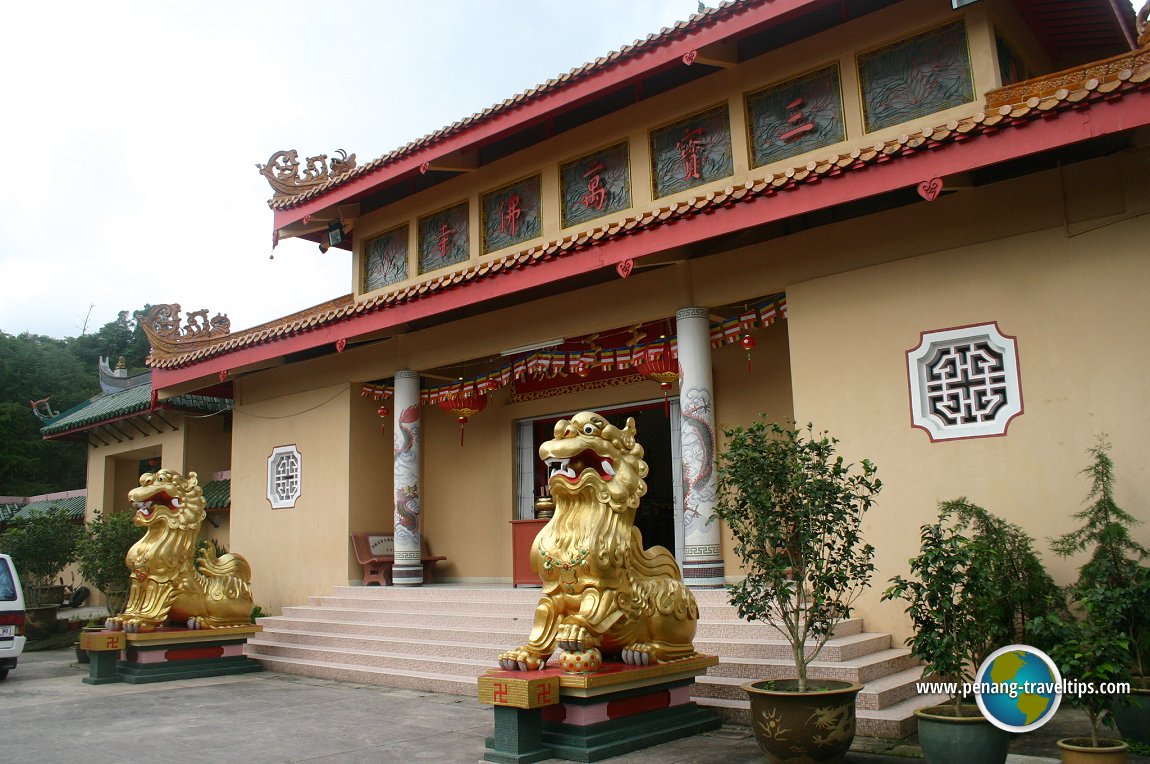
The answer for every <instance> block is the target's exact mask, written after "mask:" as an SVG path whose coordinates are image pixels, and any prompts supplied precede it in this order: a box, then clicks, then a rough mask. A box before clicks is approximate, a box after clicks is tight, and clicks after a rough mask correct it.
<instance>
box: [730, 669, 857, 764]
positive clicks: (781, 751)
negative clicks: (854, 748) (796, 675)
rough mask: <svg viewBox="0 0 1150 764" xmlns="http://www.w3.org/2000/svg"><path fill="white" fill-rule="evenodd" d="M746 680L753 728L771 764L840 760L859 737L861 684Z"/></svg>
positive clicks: (828, 763)
mask: <svg viewBox="0 0 1150 764" xmlns="http://www.w3.org/2000/svg"><path fill="white" fill-rule="evenodd" d="M797 686H798V681H797V680H794V679H781V680H775V681H763V682H748V683H746V684H744V685H743V689H744V690H745V691H746V693H747V694H748V695H749V696H750V698H751V729H752V730H754V733H755V740H757V741H758V743H759V748H761V749H763V753H765V754H766V755H767V761H768V762H770V763H771V764H834V762H841V761H842V760H843V757H844V756H846V753H847V751H848V750H850V747H851V742H852V741H853V740H854V737H855V696H856V695H858V693H859V690H861V689H862V688H863V686H862V685H861V684H854V683H852V682H838V681H834V680H829V679H815V680H808V681H807V687H808V689H807V691H806V692H798V691H796V690H795V688H796V687H797Z"/></svg>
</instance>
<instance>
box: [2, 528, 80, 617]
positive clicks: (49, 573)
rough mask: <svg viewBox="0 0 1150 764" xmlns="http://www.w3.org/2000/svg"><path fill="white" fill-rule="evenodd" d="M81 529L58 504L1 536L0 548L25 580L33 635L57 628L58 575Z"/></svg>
mask: <svg viewBox="0 0 1150 764" xmlns="http://www.w3.org/2000/svg"><path fill="white" fill-rule="evenodd" d="M82 532H83V531H82V529H81V528H80V526H79V525H77V524H76V523H74V522H72V521H71V520H70V519H69V518H68V516H67V515H66V514H64V513H63V512H62V511H59V510H57V509H55V508H49V509H47V510H44V511H42V512H37V513H36V514H34V515H32V516H31V517H29V518H27V519H24V520H22V521H20V522H18V523H16V524H15V525H14V526H12V527H10V528H9V529H8V530H7V531H5V532H4V535H3V536H0V551H3V552H6V553H7V554H9V555H11V556H12V562H13V563H14V564H15V566H16V571H17V572H18V573H19V575H20V580H21V581H23V582H24V584H25V588H24V592H25V595H26V601H27V605H28V607H27V619H28V629H29V631H30V632H31V633H32V634H33V635H37V634H38V635H41V636H42V635H45V634H49V633H52V632H53V631H55V627H56V613H57V611H58V610H59V607H60V599H59V598H57V599H55V601H53V599H52V598H53V595H52V593H51V592H52V591H53V584H54V582H55V581H56V577H57V576H59V575H60V572H61V571H62V570H64V568H65V567H67V565H68V564H69V563H71V562H72V561H73V560H74V559H75V556H76V543H77V541H78V540H79V538H80V534H81V533H82Z"/></svg>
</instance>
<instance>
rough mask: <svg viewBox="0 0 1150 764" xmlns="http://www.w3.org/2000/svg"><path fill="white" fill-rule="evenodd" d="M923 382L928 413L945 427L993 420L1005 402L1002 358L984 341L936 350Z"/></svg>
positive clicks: (1005, 393) (1004, 373) (927, 366)
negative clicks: (924, 383)
mask: <svg viewBox="0 0 1150 764" xmlns="http://www.w3.org/2000/svg"><path fill="white" fill-rule="evenodd" d="M925 381H926V400H927V405H928V408H929V411H930V413H931V414H934V415H935V416H937V417H938V418H939V419H941V420H942V421H943V422H944V423H945V424H946V425H956V424H973V423H979V422H985V421H988V420H993V419H994V417H995V416H996V415H997V414H998V411H999V409H1001V408H1002V407H1003V406H1005V405H1006V402H1007V382H1006V370H1005V364H1004V362H1003V355H1002V353H1000V352H998V351H997V350H995V349H994V348H992V347H991V346H990V344H989V343H987V342H969V343H962V344H956V345H952V346H950V347H942V348H938V349H937V350H936V351H935V354H934V356H933V357H932V358H931V359H930V360H929V361H927V363H926V380H925Z"/></svg>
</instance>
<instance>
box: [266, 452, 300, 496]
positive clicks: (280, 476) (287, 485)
mask: <svg viewBox="0 0 1150 764" xmlns="http://www.w3.org/2000/svg"><path fill="white" fill-rule="evenodd" d="M302 476H303V459H302V457H301V456H300V452H299V449H297V448H296V447H295V446H294V445H291V446H277V447H276V448H275V449H273V450H272V455H271V456H269V457H268V501H270V502H271V505H272V509H287V508H289V507H294V506H295V503H296V499H298V498H299V497H300V493H301V486H302V484H303V477H302Z"/></svg>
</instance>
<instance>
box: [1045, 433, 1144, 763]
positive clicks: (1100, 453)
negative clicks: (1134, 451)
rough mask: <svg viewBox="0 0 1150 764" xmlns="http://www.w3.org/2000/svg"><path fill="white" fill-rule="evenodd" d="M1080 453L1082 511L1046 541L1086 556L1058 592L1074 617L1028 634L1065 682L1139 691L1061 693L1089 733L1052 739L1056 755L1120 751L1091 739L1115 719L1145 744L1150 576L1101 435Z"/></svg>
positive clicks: (1067, 552) (1052, 619) (1057, 548)
mask: <svg viewBox="0 0 1150 764" xmlns="http://www.w3.org/2000/svg"><path fill="white" fill-rule="evenodd" d="M1087 453H1089V454H1090V456H1091V462H1090V464H1089V465H1088V466H1087V467H1086V469H1084V470H1082V474H1083V475H1085V476H1086V477H1088V478H1089V479H1090V492H1089V493H1088V494H1087V496H1086V502H1087V505H1086V507H1084V508H1083V509H1082V510H1080V511H1079V512H1077V513H1075V515H1074V517H1075V518H1076V519H1078V520H1080V521H1081V522H1082V525H1081V526H1080V527H1079V528H1077V529H1075V530H1073V531H1070V532H1069V533H1066V534H1063V535H1062V536H1059V537H1058V538H1055V539H1053V540H1052V541H1051V546H1052V547H1053V549H1054V551H1055V553H1057V554H1059V555H1061V556H1063V557H1069V556H1071V555H1074V554H1078V553H1080V552H1087V551H1088V552H1089V553H1090V559H1089V560H1087V561H1086V562H1085V563H1084V564H1083V565H1082V567H1081V568H1079V570H1078V580H1077V581H1075V582H1074V583H1073V584H1071V585H1070V586H1068V587H1067V589H1066V594H1067V596H1068V597H1069V599H1070V600H1071V602H1072V603H1073V604H1074V605H1075V606H1076V609H1077V610H1078V611H1079V617H1078V618H1072V617H1070V616H1067V615H1063V616H1057V615H1055V616H1051V617H1049V618H1046V619H1042V620H1041V621H1040V622H1037V623H1035V624H1034V628H1033V629H1032V632H1033V634H1034V636H1035V638H1036V640H1046V641H1047V642H1048V643H1049V645H1050V649H1049V652H1050V657H1051V658H1052V659H1053V660H1054V661H1055V662H1056V663H1058V665H1059V669H1060V670H1061V671H1062V672H1063V673H1064V675H1065V676H1066V677H1068V678H1074V679H1079V680H1081V681H1083V682H1088V683H1092V684H1102V683H1106V682H1116V681H1132V682H1134V683H1135V684H1136V685H1137V684H1139V683H1140V684H1141V685H1142V688H1140V689H1141V692H1137V691H1136V692H1135V693H1134V694H1133V695H1132V696H1130V697H1128V698H1119V699H1115V698H1111V697H1109V696H1107V695H1104V694H1102V693H1099V692H1095V693H1093V694H1089V695H1085V696H1077V695H1074V694H1070V695H1068V696H1067V697H1068V699H1069V700H1070V701H1071V702H1072V703H1074V704H1075V705H1078V706H1080V707H1081V708H1082V709H1083V710H1084V711H1085V712H1086V715H1087V716H1088V717H1089V718H1090V728H1091V729H1090V738H1089V739H1075V740H1060V741H1059V742H1058V745H1059V747H1060V748H1062V749H1063V756H1064V758H1065V757H1066V755H1067V754H1066V751H1068V750H1073V749H1072V746H1077V748H1078V749H1082V748H1086V749H1096V750H1097V749H1103V750H1105V749H1106V748H1111V749H1121V750H1122V751H1124V750H1125V744H1124V743H1122V742H1121V741H1117V740H1109V739H1106V738H1101V737H1099V734H1098V733H1099V728H1100V725H1102V724H1107V725H1112V724H1113V723H1114V721H1119V722H1120V724H1119V727H1120V729H1122V731H1123V734H1124V735H1130V736H1132V737H1133V738H1134V739H1139V738H1140V739H1141V740H1147V739H1148V738H1147V735H1148V734H1150V733H1148V732H1147V730H1148V729H1150V693H1147V692H1146V691H1145V686H1146V681H1147V680H1146V676H1145V675H1146V672H1147V668H1148V667H1147V661H1148V659H1150V656H1148V655H1147V649H1150V607H1148V605H1147V602H1148V597H1150V571H1148V570H1147V568H1146V567H1145V566H1144V565H1142V564H1141V562H1142V560H1144V559H1146V558H1147V557H1148V556H1150V549H1147V548H1146V547H1145V546H1143V545H1142V544H1139V543H1138V542H1137V541H1135V540H1134V538H1133V537H1132V535H1131V533H1130V529H1131V528H1132V527H1133V526H1134V525H1137V524H1138V520H1136V519H1135V518H1134V517H1133V516H1132V515H1131V514H1130V513H1128V512H1126V511H1125V510H1123V509H1122V508H1121V507H1119V506H1118V503H1117V501H1116V500H1115V497H1114V484H1115V478H1114V462H1113V460H1112V459H1111V458H1110V443H1109V442H1108V441H1107V440H1106V436H1105V435H1103V436H1100V437H1099V438H1098V441H1097V442H1096V443H1095V445H1094V446H1093V447H1091V448H1090V449H1088V450H1087ZM1127 730H1129V732H1127ZM1076 753H1078V754H1081V753H1082V751H1080V750H1079V751H1077V752H1076Z"/></svg>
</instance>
